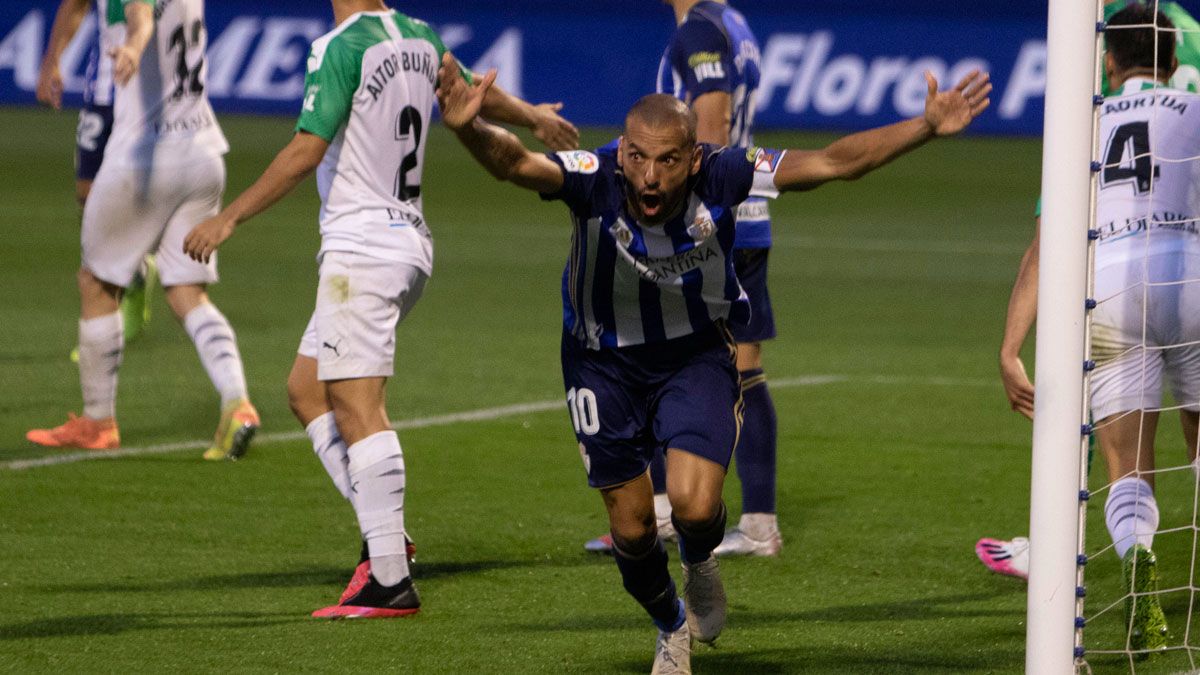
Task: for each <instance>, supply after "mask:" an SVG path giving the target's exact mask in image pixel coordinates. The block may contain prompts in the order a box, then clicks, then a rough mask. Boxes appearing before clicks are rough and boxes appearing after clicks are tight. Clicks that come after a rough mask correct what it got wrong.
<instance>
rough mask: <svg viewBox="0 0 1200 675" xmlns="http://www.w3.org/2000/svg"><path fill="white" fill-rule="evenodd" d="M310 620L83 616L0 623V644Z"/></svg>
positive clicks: (289, 616)
mask: <svg viewBox="0 0 1200 675" xmlns="http://www.w3.org/2000/svg"><path fill="white" fill-rule="evenodd" d="M307 621H312V619H310V618H309V617H308V616H307V615H304V614H296V613H293V612H287V613H262V612H226V613H178V612H170V613H166V612H164V613H161V614H150V613H143V614H87V615H83V616H64V617H58V618H53V619H36V620H34V621H27V622H25V623H10V624H0V642H4V641H9V640H27V639H34V638H56V637H82V636H92V635H121V634H123V633H130V632H134V631H147V630H162V629H177V628H184V627H186V628H238V629H244V628H262V627H266V626H280V625H287V624H297V623H302V622H307Z"/></svg>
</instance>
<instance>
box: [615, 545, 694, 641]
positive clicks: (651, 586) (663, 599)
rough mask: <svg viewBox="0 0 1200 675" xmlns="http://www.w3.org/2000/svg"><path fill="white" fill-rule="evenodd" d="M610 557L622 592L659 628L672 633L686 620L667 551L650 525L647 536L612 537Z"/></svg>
mask: <svg viewBox="0 0 1200 675" xmlns="http://www.w3.org/2000/svg"><path fill="white" fill-rule="evenodd" d="M613 558H614V559H615V560H616V562H617V569H618V570H620V572H621V581H622V583H623V584H624V586H625V590H626V592H628V593H629V594H630V595H631V596H633V599H634V600H637V601H638V603H639V604H640V605H641V606H642V608H643V609H645V610H646V613H647V614H649V615H650V618H651V619H652V620H653V621H654V625H656V626H658V629H659V630H660V631H663V632H666V633H673V632H675V631H677V630H679V628H680V626H682V625H683V624H684V622H685V620H686V617H685V614H684V610H683V603H681V602H680V600H679V595H678V592H677V591H676V588H675V580H674V579H672V578H671V573H670V571H669V570H668V568H667V550H666V548H664V547H663V545H662V542H661V541H659V540H658V536H657V534H656V533H655V532H654V530H653V528H651V530H650V531H649V536H644V537H641V538H639V539H635V540H629V539H623V538H614V541H613Z"/></svg>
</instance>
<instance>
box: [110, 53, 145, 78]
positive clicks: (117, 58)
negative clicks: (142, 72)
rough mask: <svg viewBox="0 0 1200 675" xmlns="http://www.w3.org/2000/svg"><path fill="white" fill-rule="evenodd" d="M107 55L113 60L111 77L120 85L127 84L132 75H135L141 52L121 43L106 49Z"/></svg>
mask: <svg viewBox="0 0 1200 675" xmlns="http://www.w3.org/2000/svg"><path fill="white" fill-rule="evenodd" d="M108 55H109V56H111V57H112V60H113V79H114V80H116V82H117V84H118V85H119V86H122V87H124V86H125V85H127V84H129V81H130V80H132V79H133V76H134V75H137V71H138V61H140V60H141V54H138V53H137V52H136V51H134V49H133V48H132V47H130V46H128V45H121V46H120V47H114V48H112V49H110V50H108Z"/></svg>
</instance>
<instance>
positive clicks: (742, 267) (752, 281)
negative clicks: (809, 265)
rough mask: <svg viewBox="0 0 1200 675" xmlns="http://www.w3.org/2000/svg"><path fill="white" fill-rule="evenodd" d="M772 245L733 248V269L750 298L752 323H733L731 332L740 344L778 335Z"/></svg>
mask: <svg viewBox="0 0 1200 675" xmlns="http://www.w3.org/2000/svg"><path fill="white" fill-rule="evenodd" d="M770 253H771V249H769V248H739V249H734V251H733V270H734V272H736V273H737V277H738V281H739V282H740V283H741V284H742V288H743V289H745V291H746V295H747V297H749V298H750V323H748V324H746V325H743V326H736V325H733V324H730V326H729V332H731V333H733V339H735V340H737V341H738V342H739V343H745V342H762V341H763V340H770V339H773V338H774V337H775V313H774V312H773V311H771V294H770V293H769V292H768V291H767V257H768V256H769V254H770Z"/></svg>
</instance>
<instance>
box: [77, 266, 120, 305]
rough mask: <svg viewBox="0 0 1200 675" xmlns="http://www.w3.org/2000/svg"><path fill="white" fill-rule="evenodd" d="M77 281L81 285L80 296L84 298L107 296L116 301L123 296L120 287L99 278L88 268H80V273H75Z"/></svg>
mask: <svg viewBox="0 0 1200 675" xmlns="http://www.w3.org/2000/svg"><path fill="white" fill-rule="evenodd" d="M75 281H76V282H77V283H78V284H79V294H80V295H81V296H82V297H84V298H96V297H102V296H107V297H110V298H114V299H115V298H118V297H120V295H121V287H120V286H116V285H114V284H110V283H108V282H107V281H103V280H101V279H99V278H97V277H96V275H94V274H92V272H91V270H89V269H88V268H86V267H80V268H79V271H78V272H76V273H75Z"/></svg>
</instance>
